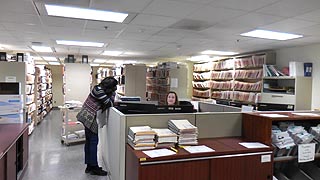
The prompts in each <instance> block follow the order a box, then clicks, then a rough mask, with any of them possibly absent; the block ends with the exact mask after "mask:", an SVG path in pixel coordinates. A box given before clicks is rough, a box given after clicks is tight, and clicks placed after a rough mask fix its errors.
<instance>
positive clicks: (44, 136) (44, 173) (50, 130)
mask: <svg viewBox="0 0 320 180" xmlns="http://www.w3.org/2000/svg"><path fill="white" fill-rule="evenodd" d="M61 121H62V115H61V112H60V111H59V110H53V111H51V112H50V113H49V114H48V115H47V116H46V118H45V119H44V120H43V121H42V122H41V123H40V124H39V125H38V126H37V127H36V129H35V130H34V131H33V133H32V134H31V136H29V138H30V139H29V166H28V168H27V171H26V174H25V175H24V177H23V180H102V179H103V180H107V179H108V178H107V177H99V176H92V175H89V174H85V173H84V169H85V165H84V161H83V159H84V152H83V147H84V144H78V145H70V146H65V145H63V144H61V140H60V133H61ZM100 164H101V163H100Z"/></svg>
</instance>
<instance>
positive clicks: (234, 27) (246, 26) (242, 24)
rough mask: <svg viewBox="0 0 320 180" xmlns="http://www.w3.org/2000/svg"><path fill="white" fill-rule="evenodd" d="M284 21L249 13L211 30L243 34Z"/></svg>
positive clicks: (209, 31)
mask: <svg viewBox="0 0 320 180" xmlns="http://www.w3.org/2000/svg"><path fill="white" fill-rule="evenodd" d="M282 19H283V18H282V17H277V16H271V15H264V14H259V13H249V14H246V15H244V16H240V17H237V18H234V19H232V20H228V21H224V22H221V23H218V24H216V25H214V26H213V27H212V28H211V29H213V30H214V29H218V30H220V31H223V32H229V33H236V34H241V33H243V32H245V31H247V30H250V29H255V28H258V27H260V26H263V25H266V24H270V23H273V22H277V21H280V20H282ZM211 29H208V30H207V31H204V32H207V33H212V32H211ZM213 32H214V31H213Z"/></svg>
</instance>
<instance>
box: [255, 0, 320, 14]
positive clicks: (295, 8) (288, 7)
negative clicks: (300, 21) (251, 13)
mask: <svg viewBox="0 0 320 180" xmlns="http://www.w3.org/2000/svg"><path fill="white" fill-rule="evenodd" d="M319 7H320V1H319V0H303V1H301V0H282V1H279V2H277V3H274V4H272V5H270V6H266V7H264V8H262V9H259V10H257V12H261V13H265V14H271V15H278V16H283V17H293V16H298V15H302V14H305V13H307V12H310V11H313V10H316V9H318V8H319Z"/></svg>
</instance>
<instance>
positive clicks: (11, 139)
mask: <svg viewBox="0 0 320 180" xmlns="http://www.w3.org/2000/svg"><path fill="white" fill-rule="evenodd" d="M27 130H28V124H0V180H16V179H22V176H23V173H24V171H25V169H26V166H27V164H28V154H29V143H28V131H27Z"/></svg>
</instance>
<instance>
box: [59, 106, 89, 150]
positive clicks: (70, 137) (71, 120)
mask: <svg viewBox="0 0 320 180" xmlns="http://www.w3.org/2000/svg"><path fill="white" fill-rule="evenodd" d="M59 108H60V110H61V111H62V117H63V118H62V130H61V143H63V144H65V145H70V144H71V143H78V142H83V141H85V140H86V138H85V132H84V126H83V125H82V123H81V122H79V121H77V118H76V115H77V114H78V112H79V111H80V110H81V108H69V107H67V106H61V107H59Z"/></svg>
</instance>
